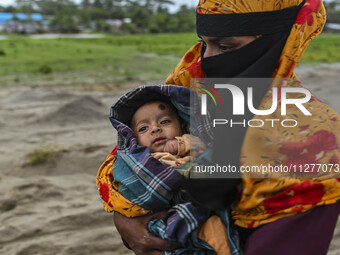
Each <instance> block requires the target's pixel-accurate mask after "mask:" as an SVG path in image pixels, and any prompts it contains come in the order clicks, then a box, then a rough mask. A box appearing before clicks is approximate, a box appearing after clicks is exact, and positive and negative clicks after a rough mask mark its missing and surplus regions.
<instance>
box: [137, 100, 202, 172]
mask: <svg viewBox="0 0 340 255" xmlns="http://www.w3.org/2000/svg"><path fill="white" fill-rule="evenodd" d="M130 126H131V129H132V130H133V132H134V133H135V134H136V137H137V143H138V144H139V145H144V146H147V147H148V148H149V149H150V152H151V153H152V156H153V157H154V158H156V159H158V160H160V161H161V162H162V163H164V164H166V165H169V166H171V167H177V166H179V165H181V164H184V163H188V162H190V161H191V160H192V159H194V158H196V157H197V156H198V155H199V154H201V153H202V152H204V150H205V145H204V143H203V142H202V141H201V140H200V139H199V138H198V137H196V136H192V135H190V134H185V126H184V125H183V124H182V122H181V120H180V118H179V116H178V115H177V111H176V109H175V108H174V107H173V106H172V105H171V104H170V103H166V102H163V101H151V102H148V103H145V104H143V105H142V106H141V107H139V108H138V109H137V111H136V112H135V113H134V115H133V117H132V121H131V124H130ZM183 134H184V135H183ZM190 148H192V149H191V150H190Z"/></svg>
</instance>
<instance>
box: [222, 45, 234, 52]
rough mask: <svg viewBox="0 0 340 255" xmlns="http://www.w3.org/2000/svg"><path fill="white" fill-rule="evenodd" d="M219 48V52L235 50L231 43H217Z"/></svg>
mask: <svg viewBox="0 0 340 255" xmlns="http://www.w3.org/2000/svg"><path fill="white" fill-rule="evenodd" d="M219 49H220V51H221V52H231V51H234V50H236V47H235V46H233V45H219Z"/></svg>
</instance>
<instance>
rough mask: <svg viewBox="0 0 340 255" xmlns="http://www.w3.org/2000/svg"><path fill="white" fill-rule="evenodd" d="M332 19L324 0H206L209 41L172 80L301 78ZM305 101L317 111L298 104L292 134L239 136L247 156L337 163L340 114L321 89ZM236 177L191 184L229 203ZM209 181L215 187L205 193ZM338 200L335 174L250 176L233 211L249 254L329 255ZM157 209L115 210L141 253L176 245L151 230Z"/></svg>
mask: <svg viewBox="0 0 340 255" xmlns="http://www.w3.org/2000/svg"><path fill="white" fill-rule="evenodd" d="M324 23H325V11H324V7H323V4H322V2H321V1H320V0H305V1H302V0H272V1H268V0H259V1H254V0H243V1H234V0H221V1H214V0H201V1H200V2H199V4H198V7H197V33H198V35H199V36H200V38H201V39H202V41H201V42H199V43H198V44H196V45H195V46H194V47H193V48H192V49H190V50H189V51H188V53H187V54H186V55H185V56H184V57H183V59H182V60H181V62H180V63H179V65H178V66H177V67H176V69H175V71H174V72H173V74H171V75H170V77H169V78H168V79H167V83H168V84H175V85H179V86H186V87H189V86H190V78H201V77H204V76H205V77H208V78H210V77H241V78H244V77H248V78H256V77H274V78H294V77H296V76H295V74H294V73H293V70H294V68H295V66H296V64H297V63H298V62H299V60H300V58H301V55H302V53H303V52H304V50H305V49H306V47H307V45H308V43H309V42H310V41H311V39H313V38H314V37H315V36H316V35H318V34H319V33H320V32H321V30H322V28H323V25H324ZM272 86H278V85H274V84H273V85H272ZM285 86H294V87H296V86H299V85H298V84H297V83H296V82H295V83H294V84H288V85H285ZM281 87H282V86H279V89H280V88H281ZM258 89H259V90H263V95H264V96H263V98H262V97H261V98H262V99H261V103H260V107H264V109H268V108H269V107H270V105H271V99H270V98H271V97H270V96H269V91H270V89H271V88H269V89H267V88H258ZM305 105H307V107H308V109H312V115H313V118H308V117H306V116H304V115H302V114H301V113H300V112H298V111H293V112H291V114H293V115H294V116H296V118H299V124H300V126H299V127H297V128H296V129H293V131H291V132H290V133H289V134H287V130H282V129H281V130H280V129H261V130H260V129H252V128H248V129H247V131H246V133H245V135H244V136H243V135H242V136H240V137H239V141H240V145H239V146H240V148H241V150H239V151H240V153H239V158H240V161H239V163H240V164H242V165H254V164H258V165H259V164H261V163H264V164H279V165H291V164H293V165H298V166H299V165H304V164H311V163H315V164H333V165H337V164H339V158H340V152H339V142H340V132H339V130H340V124H339V123H340V117H339V115H338V114H337V113H336V112H335V111H334V110H333V109H331V108H330V107H328V106H326V105H325V104H323V103H322V102H320V101H319V100H318V99H317V98H315V97H312V99H311V100H310V101H309V102H308V103H307V104H305ZM268 106H269V107H268ZM256 118H257V119H259V118H260V119H261V116H256ZM287 137H288V138H287ZM264 140H266V142H265V141H264ZM242 141H243V142H242ZM241 145H242V147H241ZM237 184H238V182H237V180H223V179H222V180H195V181H194V180H191V181H189V182H187V183H186V184H184V187H185V188H186V190H187V191H188V192H189V194H190V195H191V197H192V199H193V201H195V202H197V203H199V204H201V205H204V206H206V207H208V208H210V209H220V208H225V207H227V206H229V205H230V203H231V202H232V201H230V199H228V198H230V192H231V191H232V190H233V189H235V187H236V186H237ZM202 185H204V191H206V190H207V189H208V190H209V192H205V193H203V191H202ZM226 187H227V188H226ZM339 199H340V182H339V181H338V180H337V179H317V178H313V179H307V180H306V179H297V178H295V179H294V178H290V179H251V178H245V177H243V178H242V190H241V192H240V194H239V197H238V199H235V200H236V201H235V202H234V203H233V205H232V215H233V219H234V220H235V224H236V225H237V226H238V228H239V232H240V234H241V237H242V242H243V245H244V250H245V254H292V253H293V254H326V252H327V250H328V246H329V243H330V240H331V238H332V233H333V231H334V227H335V223H336V220H337V217H338V215H339V211H340V204H339V202H338V200H339ZM233 200H234V199H233ZM159 216H160V215H147V216H142V217H139V218H134V219H128V218H125V217H123V216H122V215H120V214H118V213H115V216H114V220H115V224H116V227H117V229H118V231H119V232H120V234H121V235H122V237H123V238H124V240H125V241H126V242H127V243H128V244H129V245H130V247H131V248H132V249H133V250H134V251H135V253H136V254H160V252H159V251H157V250H160V249H162V250H164V249H169V250H170V249H173V248H175V247H174V245H172V244H170V243H168V242H165V241H164V240H161V239H158V238H156V237H154V236H152V235H150V234H149V233H148V231H147V228H146V224H147V222H148V221H149V220H150V219H151V218H154V217H159ZM315 235H318V240H317V241H314V239H315Z"/></svg>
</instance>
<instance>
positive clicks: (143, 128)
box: [138, 126, 148, 132]
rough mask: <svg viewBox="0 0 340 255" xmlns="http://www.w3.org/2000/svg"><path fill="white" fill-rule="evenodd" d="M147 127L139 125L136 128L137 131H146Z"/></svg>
mask: <svg viewBox="0 0 340 255" xmlns="http://www.w3.org/2000/svg"><path fill="white" fill-rule="evenodd" d="M147 129H148V127H147V126H143V127H141V128H139V129H138V132H144V131H146V130H147Z"/></svg>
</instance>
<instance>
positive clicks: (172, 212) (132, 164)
mask: <svg viewBox="0 0 340 255" xmlns="http://www.w3.org/2000/svg"><path fill="white" fill-rule="evenodd" d="M188 91H189V89H187V88H183V87H177V86H168V85H167V86H164V87H163V86H157V85H155V86H145V87H140V88H136V89H135V90H133V91H131V92H128V93H127V94H126V95H124V96H122V97H121V98H120V99H119V100H118V101H117V102H116V103H115V104H114V105H113V106H112V107H111V112H110V120H111V123H112V125H113V126H114V128H115V129H116V130H117V131H118V136H117V150H114V151H113V152H112V153H110V155H108V157H107V159H106V161H105V162H104V163H103V164H102V166H101V167H100V169H99V170H98V174H97V186H98V191H99V194H100V196H101V198H102V199H103V201H104V208H105V210H106V211H107V212H112V211H115V212H119V213H120V214H122V215H124V216H126V217H138V216H141V215H146V214H148V213H149V212H151V213H152V212H156V211H161V210H166V211H167V212H168V213H167V215H166V216H165V217H164V218H161V219H153V220H151V221H150V222H149V223H148V228H149V231H150V232H151V233H153V234H155V235H156V236H159V237H161V238H163V239H166V240H169V241H172V242H176V243H179V244H181V246H182V247H181V248H179V249H177V250H176V251H173V252H162V253H163V254H179V252H180V253H181V254H203V253H204V252H205V253H204V254H216V253H217V254H219V255H227V254H230V248H229V241H230V240H231V239H229V238H228V235H227V232H226V231H227V229H228V228H227V227H226V226H227V225H228V226H229V223H227V222H228V215H227V212H225V213H224V212H221V215H220V214H218V215H215V213H212V212H210V211H207V210H206V209H204V208H201V207H200V206H198V205H196V204H194V203H192V202H190V201H189V199H188V198H187V197H186V192H185V190H184V188H183V186H182V183H181V182H184V180H185V179H186V178H188V177H191V175H189V174H188V175H187V173H189V172H190V168H191V167H192V164H191V162H193V161H198V162H199V160H200V159H201V158H200V157H199V156H200V154H202V157H203V158H204V157H205V156H204V153H205V151H206V146H205V144H204V143H203V142H202V141H201V140H200V139H199V138H198V137H196V136H193V135H191V134H190V133H189V132H188V128H187V126H188V123H187V122H188V120H187V119H189V118H190V116H189V115H188V112H187V109H189V107H190V105H189V102H190V100H189V93H188ZM168 98H171V102H170V100H168ZM172 102H174V103H172ZM175 103H176V108H175ZM136 106H137V107H136ZM181 117H183V119H182V118H181ZM185 120H186V121H185ZM150 154H151V155H150ZM204 159H205V158H204ZM160 162H161V163H163V164H160ZM196 163H197V162H196ZM164 165H166V166H164ZM168 166H170V167H168ZM176 172H177V173H176ZM178 173H180V174H183V175H184V177H185V178H181V176H180V175H178ZM216 214H217V213H216ZM208 244H209V245H208ZM215 252H216V253H215Z"/></svg>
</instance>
